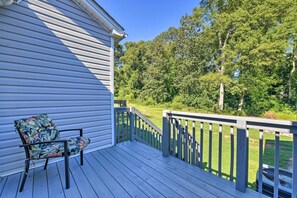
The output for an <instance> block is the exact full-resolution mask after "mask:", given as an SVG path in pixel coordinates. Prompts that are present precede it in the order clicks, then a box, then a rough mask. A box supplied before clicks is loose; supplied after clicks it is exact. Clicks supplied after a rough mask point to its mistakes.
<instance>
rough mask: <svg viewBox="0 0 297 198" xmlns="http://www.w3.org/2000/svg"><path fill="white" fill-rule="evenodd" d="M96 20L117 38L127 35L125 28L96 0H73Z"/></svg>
mask: <svg viewBox="0 0 297 198" xmlns="http://www.w3.org/2000/svg"><path fill="white" fill-rule="evenodd" d="M73 1H74V2H75V3H76V4H77V5H79V6H80V7H81V8H82V9H83V10H84V11H85V12H86V13H88V14H89V15H90V16H91V17H92V18H93V19H94V20H95V21H97V22H98V23H99V24H101V25H102V26H103V27H104V28H105V29H106V30H107V31H109V32H110V33H111V36H112V37H114V38H115V39H120V40H121V39H124V38H126V37H127V34H126V33H125V29H124V28H123V27H122V26H121V25H120V24H119V23H118V22H117V21H116V20H115V19H114V18H112V17H111V16H110V15H109V14H108V13H107V12H106V11H105V10H104V9H103V8H102V7H101V6H100V5H99V4H98V3H97V2H96V1H95V0H73Z"/></svg>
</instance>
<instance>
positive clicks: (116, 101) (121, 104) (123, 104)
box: [114, 100, 127, 107]
mask: <svg viewBox="0 0 297 198" xmlns="http://www.w3.org/2000/svg"><path fill="white" fill-rule="evenodd" d="M114 103H115V104H119V105H120V107H126V106H127V101H126V100H114Z"/></svg>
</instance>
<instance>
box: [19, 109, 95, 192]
mask: <svg viewBox="0 0 297 198" xmlns="http://www.w3.org/2000/svg"><path fill="white" fill-rule="evenodd" d="M14 125H15V128H16V130H17V132H18V134H19V135H20V138H21V140H22V143H23V144H22V145H20V147H24V149H25V154H26V160H25V171H24V175H23V180H22V183H21V186H20V192H22V191H23V188H24V185H25V182H26V179H27V175H28V172H29V166H30V160H39V159H46V161H45V165H44V170H46V167H47V164H48V161H49V158H55V157H64V159H65V160H64V161H65V179H66V189H68V188H69V187H70V183H69V159H68V156H69V155H75V154H77V153H79V152H80V164H81V165H83V149H84V148H85V147H86V146H87V145H88V144H89V143H90V139H89V138H85V137H83V129H67V130H58V129H57V128H56V126H55V125H54V123H53V122H52V120H51V119H50V118H49V117H48V116H47V114H41V115H39V116H33V117H30V118H25V119H20V120H16V121H14ZM65 131H79V132H80V134H79V136H78V137H74V138H69V139H61V138H60V132H65Z"/></svg>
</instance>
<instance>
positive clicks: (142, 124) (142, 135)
mask: <svg viewBox="0 0 297 198" xmlns="http://www.w3.org/2000/svg"><path fill="white" fill-rule="evenodd" d="M141 127H142V131H141V142H144V121H143V119H141Z"/></svg>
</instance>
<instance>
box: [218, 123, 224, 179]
mask: <svg viewBox="0 0 297 198" xmlns="http://www.w3.org/2000/svg"><path fill="white" fill-rule="evenodd" d="M222 135H223V127H222V125H220V126H219V156H218V157H219V161H218V172H219V177H222V150H223V144H222V141H223V140H222V139H223V136H222Z"/></svg>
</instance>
